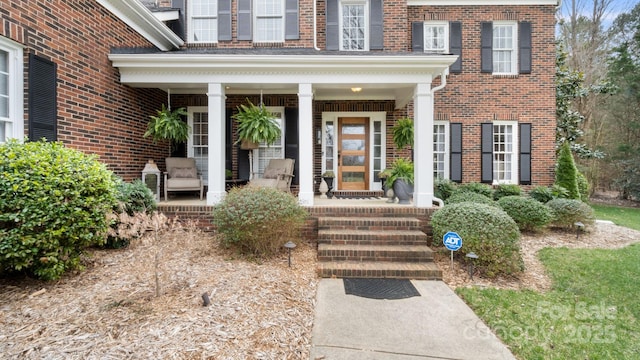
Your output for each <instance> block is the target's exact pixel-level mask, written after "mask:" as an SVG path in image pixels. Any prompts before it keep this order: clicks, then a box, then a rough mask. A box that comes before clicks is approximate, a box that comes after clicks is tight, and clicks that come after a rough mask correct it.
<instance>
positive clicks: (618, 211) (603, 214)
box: [591, 204, 640, 230]
mask: <svg viewBox="0 0 640 360" xmlns="http://www.w3.org/2000/svg"><path fill="white" fill-rule="evenodd" d="M591 207H592V208H593V210H594V211H595V212H596V219H601V220H611V221H613V222H614V223H616V224H617V225H620V226H626V227H628V228H631V229H636V230H640V208H628V207H619V206H612V205H600V204H591Z"/></svg>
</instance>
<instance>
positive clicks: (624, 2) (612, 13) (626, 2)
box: [562, 0, 640, 27]
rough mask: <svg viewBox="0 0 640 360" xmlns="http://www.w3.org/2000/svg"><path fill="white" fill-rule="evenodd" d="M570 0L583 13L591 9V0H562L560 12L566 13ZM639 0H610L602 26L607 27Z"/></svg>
mask: <svg viewBox="0 0 640 360" xmlns="http://www.w3.org/2000/svg"><path fill="white" fill-rule="evenodd" d="M572 1H576V2H577V3H576V4H577V7H578V8H579V9H582V12H583V13H585V15H587V16H589V15H590V13H591V11H592V9H593V0H562V14H568V13H569V11H568V9H570V8H571V3H572ZM638 1H640V0H612V1H611V5H610V6H609V8H608V14H607V17H606V19H605V21H604V26H605V27H609V26H610V25H611V23H613V20H615V18H616V17H618V15H620V14H622V13H625V12H630V11H631V9H633V8H634V7H635V6H636V5H637V4H638ZM589 17H591V16H589Z"/></svg>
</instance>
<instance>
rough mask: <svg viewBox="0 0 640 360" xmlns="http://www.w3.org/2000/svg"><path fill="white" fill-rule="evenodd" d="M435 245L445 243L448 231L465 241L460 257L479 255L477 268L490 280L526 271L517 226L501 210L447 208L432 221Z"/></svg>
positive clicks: (467, 205) (473, 206)
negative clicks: (443, 239)
mask: <svg viewBox="0 0 640 360" xmlns="http://www.w3.org/2000/svg"><path fill="white" fill-rule="evenodd" d="M431 225H432V226H433V238H434V242H436V241H435V240H436V239H437V243H441V242H442V237H443V236H444V234H446V233H447V232H448V231H455V232H456V233H458V235H460V237H461V238H462V248H460V250H458V251H457V252H456V254H460V255H457V256H464V255H465V254H468V253H470V252H473V253H475V254H476V255H478V259H477V260H476V264H477V265H478V269H480V270H481V271H483V273H484V274H485V275H486V276H487V277H495V276H497V275H499V274H512V273H516V272H519V271H522V270H523V261H522V257H521V256H520V248H519V240H520V231H519V230H518V225H516V223H515V222H514V221H513V219H511V217H509V215H508V214H507V213H505V212H504V211H502V209H500V208H497V207H493V206H489V205H485V204H474V203H468V202H465V203H459V204H453V205H447V206H445V207H443V208H442V209H440V210H438V211H436V212H435V213H434V214H433V216H432V217H431Z"/></svg>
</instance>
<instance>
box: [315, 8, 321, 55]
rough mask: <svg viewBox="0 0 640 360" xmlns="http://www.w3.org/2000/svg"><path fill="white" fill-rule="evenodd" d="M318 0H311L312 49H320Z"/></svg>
mask: <svg viewBox="0 0 640 360" xmlns="http://www.w3.org/2000/svg"><path fill="white" fill-rule="evenodd" d="M317 8H318V0H313V49H314V50H316V51H320V48H319V47H318V10H317Z"/></svg>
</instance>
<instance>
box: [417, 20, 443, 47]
mask: <svg viewBox="0 0 640 360" xmlns="http://www.w3.org/2000/svg"><path fill="white" fill-rule="evenodd" d="M431 26H443V27H444V49H443V50H432V49H427V36H426V34H427V27H431ZM423 34H424V36H423V38H424V39H423V44H422V46H423V49H424V51H425V52H431V53H434V52H435V53H442V54H448V53H449V22H448V21H425V22H424V27H423Z"/></svg>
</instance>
